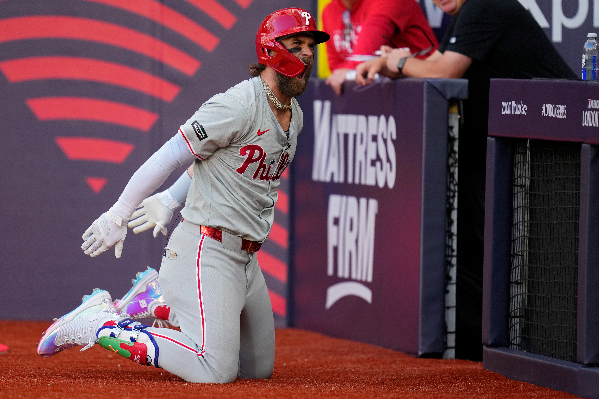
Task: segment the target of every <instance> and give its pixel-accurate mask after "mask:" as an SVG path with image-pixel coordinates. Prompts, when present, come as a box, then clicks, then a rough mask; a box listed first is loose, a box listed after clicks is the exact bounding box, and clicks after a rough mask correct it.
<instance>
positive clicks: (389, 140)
mask: <svg viewBox="0 0 600 399" xmlns="http://www.w3.org/2000/svg"><path fill="white" fill-rule="evenodd" d="M313 110H314V116H315V118H314V126H315V130H314V132H315V134H314V140H315V142H314V148H315V152H314V157H313V168H312V179H313V181H320V182H326V183H340V184H349V185H363V186H372V187H378V188H380V189H386V188H388V189H392V188H394V185H395V182H396V149H395V147H394V142H395V140H396V137H397V134H396V121H395V119H394V117H393V116H387V117H386V116H385V115H379V116H377V115H352V114H338V115H335V114H334V115H332V113H331V101H321V100H315V101H314V102H313ZM378 206H379V204H378V201H377V199H376V198H365V197H360V198H359V197H355V196H346V195H339V194H330V196H329V199H328V202H327V275H328V276H334V275H335V276H337V277H338V278H339V279H342V280H344V281H341V282H337V283H334V284H333V285H331V286H330V287H328V288H327V297H326V301H325V308H326V309H329V308H331V306H333V304H335V303H336V302H337V301H338V300H341V299H343V298H344V297H346V296H350V295H352V296H355V297H358V298H361V299H363V300H364V301H366V302H367V303H371V302H372V295H373V294H372V290H371V288H369V285H370V284H369V283H371V282H372V281H373V257H374V244H375V227H376V223H377V211H378Z"/></svg>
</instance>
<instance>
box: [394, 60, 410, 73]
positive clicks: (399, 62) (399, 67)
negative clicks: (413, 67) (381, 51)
mask: <svg viewBox="0 0 600 399" xmlns="http://www.w3.org/2000/svg"><path fill="white" fill-rule="evenodd" d="M409 58H410V57H402V58H400V61H398V64H397V65H396V68H398V72H400V73H402V68H404V64H405V63H406V60H407V59H409Z"/></svg>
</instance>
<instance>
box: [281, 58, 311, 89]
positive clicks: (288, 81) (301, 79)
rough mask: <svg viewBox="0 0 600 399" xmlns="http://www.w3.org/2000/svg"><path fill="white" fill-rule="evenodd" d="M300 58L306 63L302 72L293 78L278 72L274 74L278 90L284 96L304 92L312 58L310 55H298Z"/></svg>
mask: <svg viewBox="0 0 600 399" xmlns="http://www.w3.org/2000/svg"><path fill="white" fill-rule="evenodd" d="M300 59H301V60H302V62H304V64H305V65H306V68H305V69H304V72H302V73H301V74H300V75H298V76H294V77H293V78H288V77H287V76H285V75H282V74H280V73H277V74H276V77H277V87H278V88H279V91H280V92H281V93H282V94H284V95H286V96H289V97H298V96H299V95H300V94H302V93H304V90H306V86H308V79H309V78H310V73H311V71H312V66H313V59H312V58H310V57H300Z"/></svg>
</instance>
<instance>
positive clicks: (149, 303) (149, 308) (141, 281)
mask: <svg viewBox="0 0 600 399" xmlns="http://www.w3.org/2000/svg"><path fill="white" fill-rule="evenodd" d="M131 282H132V283H133V287H131V289H130V290H129V292H127V294H125V296H124V297H123V298H121V299H120V300H119V299H117V300H116V301H115V309H116V311H117V313H118V314H119V315H120V316H122V317H125V318H130V319H134V320H139V319H145V318H153V319H155V320H156V323H158V325H159V326H161V327H166V323H164V322H165V321H169V313H170V308H169V307H168V306H167V304H166V302H165V300H164V298H163V295H162V292H161V290H160V285H159V284H158V272H157V271H156V270H154V269H153V268H151V267H149V266H148V268H147V269H146V270H145V271H143V272H139V273H138V274H136V276H135V279H133V280H132V281H131Z"/></svg>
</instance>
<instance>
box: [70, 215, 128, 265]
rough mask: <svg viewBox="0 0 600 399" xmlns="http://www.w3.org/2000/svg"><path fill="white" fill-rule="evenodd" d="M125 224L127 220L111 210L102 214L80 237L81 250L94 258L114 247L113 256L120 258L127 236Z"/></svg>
mask: <svg viewBox="0 0 600 399" xmlns="http://www.w3.org/2000/svg"><path fill="white" fill-rule="evenodd" d="M126 223H127V219H123V218H121V217H120V216H119V215H117V214H116V213H114V212H113V211H112V210H109V211H108V212H105V213H103V214H102V215H100V217H99V218H98V219H96V220H95V221H94V223H92V225H91V226H90V227H89V228H88V229H87V230H86V231H85V233H84V234H83V236H82V237H81V238H83V240H84V242H83V244H82V245H81V249H82V250H83V252H84V253H85V254H86V255H90V256H91V257H92V258H94V257H96V256H98V255H100V254H101V253H102V252H104V251H106V250H107V249H108V248H110V247H112V246H113V245H114V246H115V256H116V257H117V258H120V257H121V253H122V252H123V242H124V241H125V236H126V235H127V226H126Z"/></svg>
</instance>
